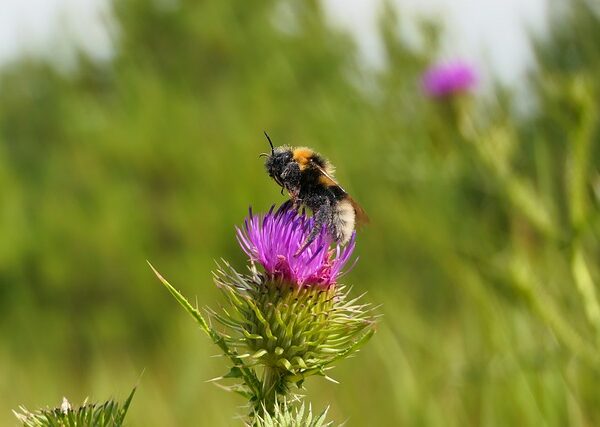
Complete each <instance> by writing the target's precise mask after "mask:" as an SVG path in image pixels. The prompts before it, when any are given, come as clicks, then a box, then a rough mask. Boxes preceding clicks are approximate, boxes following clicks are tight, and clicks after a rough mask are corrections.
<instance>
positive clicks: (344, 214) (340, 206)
mask: <svg viewBox="0 0 600 427" xmlns="http://www.w3.org/2000/svg"><path fill="white" fill-rule="evenodd" d="M355 222H356V213H355V211H354V207H353V206H352V203H351V202H350V200H348V199H342V200H340V201H339V202H337V203H336V204H335V206H334V207H333V214H332V221H331V225H332V228H333V229H332V230H331V231H332V234H333V237H334V238H335V240H336V241H338V242H339V243H341V244H345V243H348V241H349V240H350V237H351V236H352V232H353V231H354V226H355Z"/></svg>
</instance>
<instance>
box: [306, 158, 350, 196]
mask: <svg viewBox="0 0 600 427" xmlns="http://www.w3.org/2000/svg"><path fill="white" fill-rule="evenodd" d="M313 166H314V167H315V168H317V169H318V170H319V172H321V173H322V174H323V175H324V176H325V178H327V179H328V180H330V181H331V184H332V185H337V186H338V187H340V189H341V190H342V191H343V192H344V193H346V194H348V193H347V192H346V190H344V188H343V187H342V186H341V185H340V184H338V182H337V181H336V180H335V179H334V178H333V177H332V176H331V175H330V174H329V173H327V171H326V170H325V169H323V168H322V167H321V166H319V165H318V164H316V163H315V162H313Z"/></svg>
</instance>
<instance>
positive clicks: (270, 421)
mask: <svg viewBox="0 0 600 427" xmlns="http://www.w3.org/2000/svg"><path fill="white" fill-rule="evenodd" d="M328 409H329V408H327V409H325V410H324V411H323V412H321V413H320V414H318V415H314V414H313V411H312V408H311V407H310V406H309V407H308V411H307V410H306V408H305V405H304V404H302V405H300V407H299V408H298V409H295V410H294V409H292V408H290V407H289V406H288V405H287V403H285V402H284V403H283V404H282V405H277V406H276V407H275V411H274V413H273V414H269V413H268V412H267V411H264V414H263V415H259V416H257V417H256V418H255V419H254V421H253V423H252V424H247V426H248V427H331V426H332V425H333V422H332V421H326V417H327V411H328Z"/></svg>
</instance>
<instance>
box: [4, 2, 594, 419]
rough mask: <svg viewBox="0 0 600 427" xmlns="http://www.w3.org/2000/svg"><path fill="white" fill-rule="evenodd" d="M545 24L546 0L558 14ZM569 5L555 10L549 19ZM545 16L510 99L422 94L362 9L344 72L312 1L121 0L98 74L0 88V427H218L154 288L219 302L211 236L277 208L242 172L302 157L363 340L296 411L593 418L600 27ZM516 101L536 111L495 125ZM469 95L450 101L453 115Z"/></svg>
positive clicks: (26, 66) (16, 71) (199, 362)
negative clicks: (377, 311) (267, 157)
mask: <svg viewBox="0 0 600 427" xmlns="http://www.w3.org/2000/svg"><path fill="white" fill-rule="evenodd" d="M557 5H558V3H557ZM563 6H564V7H565V8H567V6H566V5H563ZM565 10H567V11H568V13H567V12H565V11H563V9H560V8H558V9H557V11H558V12H557V14H556V16H555V18H554V21H553V25H552V26H551V28H552V31H551V34H550V35H549V37H548V38H547V39H544V40H536V42H535V45H536V57H537V60H538V64H537V69H536V70H535V71H534V72H532V75H531V77H530V81H529V83H530V84H529V85H528V87H529V91H530V93H528V94H525V95H523V94H513V93H511V92H510V90H508V89H505V88H500V87H499V88H497V89H496V90H497V96H496V97H495V98H490V99H488V100H477V101H474V100H469V99H465V98H462V99H456V100H454V101H452V102H436V101H434V100H428V99H425V98H424V96H423V94H422V93H421V90H420V87H419V75H420V73H421V72H422V71H423V69H424V67H425V66H426V65H427V64H428V63H429V62H430V61H431V59H432V58H433V57H434V56H435V53H436V52H435V46H436V40H437V38H438V37H440V36H441V34H440V33H439V32H438V30H437V29H436V27H435V26H432V25H430V24H424V26H423V33H424V35H425V37H426V40H427V43H426V44H425V46H426V49H425V50H424V51H414V50H412V49H410V48H408V47H407V46H406V45H405V44H404V43H403V41H402V40H401V39H399V37H398V31H397V27H396V26H397V20H396V15H395V12H394V11H392V10H391V9H389V8H388V10H386V12H385V13H384V14H383V15H382V20H381V34H382V37H383V38H384V41H385V47H386V55H387V56H386V58H387V67H386V68H385V69H384V70H380V71H373V70H369V69H367V68H365V67H364V66H363V64H361V63H360V61H359V59H358V57H357V55H356V50H355V48H354V46H353V45H352V43H351V42H350V39H349V38H348V36H347V35H345V34H342V33H340V32H339V31H336V30H333V29H332V28H330V27H329V26H328V25H327V23H326V22H325V19H324V16H323V14H322V11H321V10H320V9H319V7H318V2H316V1H309V2H299V1H293V0H281V1H275V0H261V1H255V2H245V3H244V2H235V1H233V0H224V1H220V2H196V1H192V0H181V1H179V2H177V3H174V4H173V5H170V3H167V2H150V1H133V0H132V1H120V2H115V5H114V11H115V15H116V17H117V22H118V31H116V32H115V38H114V43H115V48H116V50H115V52H116V54H115V57H114V58H113V60H112V61H111V62H110V63H96V62H93V61H91V60H90V59H89V58H87V57H86V56H85V54H83V53H82V54H81V55H80V59H79V64H78V67H77V68H76V69H75V70H74V71H72V72H69V73H65V72H63V71H58V70H57V69H56V68H55V67H54V66H52V65H51V64H47V63H44V62H40V61H39V60H36V59H32V58H24V59H22V60H20V61H19V62H17V63H14V64H12V65H10V66H7V67H5V68H4V69H2V70H1V71H0V194H2V209H1V210H0V232H1V233H0V235H1V236H2V239H0V283H1V286H0V313H1V314H0V319H1V321H0V334H1V336H2V339H1V340H0V378H1V380H0V396H2V399H0V424H2V425H13V424H15V421H14V418H12V414H11V412H10V409H13V408H16V407H17V406H18V405H20V404H23V405H25V406H27V407H29V408H35V407H41V406H45V405H55V404H58V403H59V402H60V400H61V398H62V396H63V395H66V396H67V397H68V398H69V400H72V401H82V400H83V399H84V398H85V397H86V396H88V395H89V396H90V397H91V398H93V399H95V400H104V399H106V398H108V397H111V396H115V397H118V398H120V397H122V396H125V394H126V393H127V392H128V391H129V390H130V389H131V387H132V385H134V384H135V383H136V382H137V380H138V377H139V375H140V373H141V372H142V371H143V370H145V374H144V376H143V377H142V380H141V383H140V386H139V388H138V392H137V394H136V398H135V400H134V402H133V405H132V407H131V410H130V413H129V415H128V421H129V423H130V424H131V425H161V426H162V425H164V426H167V425H239V424H240V422H239V421H238V420H235V419H234V415H235V414H236V413H239V412H240V409H239V405H240V404H242V403H243V402H242V401H241V399H239V398H237V397H236V396H234V395H230V394H227V393H225V392H224V391H221V390H219V389H217V388H215V387H214V386H213V385H211V384H207V383H205V381H206V380H208V379H210V378H213V377H215V376H218V375H220V374H222V373H223V363H222V360H220V359H216V358H210V357H209V356H211V355H213V354H216V349H215V348H213V347H212V346H211V344H210V343H209V341H208V340H207V339H206V338H205V337H204V336H203V335H202V334H201V332H200V331H199V330H197V329H196V327H195V326H194V324H193V322H191V321H189V319H188V318H187V316H186V315H185V313H183V312H181V310H179V308H178V307H177V305H176V304H174V303H173V301H171V299H170V297H169V296H168V295H167V294H166V292H165V291H164V289H162V287H161V286H160V285H159V283H158V282H157V281H156V280H155V278H153V276H152V273H151V271H150V270H149V269H148V267H147V265H146V262H145V260H146V259H150V260H152V262H153V263H154V264H155V265H156V266H157V267H159V268H160V270H161V271H162V272H163V273H164V274H165V275H167V276H168V277H169V279H170V281H171V282H172V283H173V284H174V285H175V286H177V287H178V288H180V289H181V290H182V292H183V293H184V294H185V295H197V296H198V300H199V301H200V304H201V305H203V304H210V305H215V304H217V303H218V298H219V296H218V293H217V292H216V289H215V288H214V286H213V285H212V282H211V275H210V271H211V269H212V268H213V259H218V258H220V257H225V258H227V259H229V260H231V262H232V263H233V264H234V265H237V266H241V265H243V263H244V257H243V256H242V253H241V251H240V250H239V248H237V245H236V243H235V239H234V233H233V225H234V224H239V223H240V222H241V221H242V219H243V217H244V215H245V212H246V210H247V207H248V205H249V204H252V205H253V206H254V209H255V210H263V209H266V208H267V207H268V206H269V205H270V204H272V203H274V202H280V201H283V200H284V199H283V197H282V196H281V195H280V194H279V192H278V188H277V186H276V185H274V184H273V183H272V182H270V180H269V179H268V177H267V175H266V174H265V173H264V171H263V166H262V163H261V161H260V160H258V159H257V155H258V153H260V152H262V151H264V150H265V148H266V142H265V141H264V138H263V136H262V131H263V129H265V130H268V131H269V134H270V135H271V137H272V138H273V140H274V142H275V143H277V144H291V145H309V146H311V147H314V148H315V149H317V150H318V151H320V152H322V153H323V154H325V155H326V156H327V157H329V158H330V159H332V160H333V162H334V164H336V165H337V167H338V174H337V176H338V178H339V180H340V182H342V183H343V184H344V186H345V188H346V189H347V190H348V191H349V192H350V193H351V194H353V196H354V197H355V198H356V199H357V200H359V201H360V202H361V204H362V205H364V207H365V208H366V210H367V211H368V213H369V215H370V216H371V218H372V224H371V225H370V226H369V227H368V228H366V229H364V230H362V231H361V232H360V235H359V243H358V249H357V252H358V255H360V258H361V259H360V262H359V263H358V265H357V267H356V268H355V269H354V270H353V271H352V272H351V273H350V274H349V275H348V276H347V278H346V280H347V282H348V283H351V284H354V285H355V287H356V290H357V292H358V291H362V290H368V291H369V294H368V296H367V298H368V299H369V300H370V301H372V302H373V303H381V302H383V303H384V305H383V307H382V309H381V311H382V312H383V313H384V315H385V316H384V318H383V320H382V322H381V325H380V329H379V331H378V334H376V336H375V337H374V339H373V340H372V342H371V343H370V344H369V345H368V346H367V347H366V348H365V349H364V350H363V351H361V353H360V354H359V355H358V356H357V357H356V358H354V359H352V360H350V361H348V362H345V363H344V364H341V365H340V366H339V367H338V368H337V369H336V371H335V372H334V373H335V375H334V376H335V378H336V379H338V380H340V381H341V382H342V385H333V384H329V383H327V382H326V381H318V380H313V381H310V382H309V383H308V384H307V387H308V392H307V394H308V397H309V398H310V400H311V401H312V402H313V404H314V405H315V409H316V410H317V411H320V410H322V409H324V408H325V406H326V405H327V404H331V411H330V417H331V418H332V419H335V420H339V421H343V420H346V419H347V420H348V425H349V426H364V425H378V426H397V425H428V426H429V425H432V426H436V425H440V426H452V425H457V426H464V425H485V426H504V425H523V426H540V425H547V426H563V425H572V426H592V425H598V424H599V423H600V410H599V409H598V408H600V391H599V389H598V386H597V384H598V382H599V380H600V375H599V373H600V355H599V353H598V350H599V349H600V320H599V313H600V312H599V308H598V301H597V288H596V286H597V285H596V284H597V283H598V280H599V278H598V274H599V272H598V265H597V260H598V259H599V255H600V245H599V236H600V216H599V209H598V203H599V199H600V174H599V163H600V153H599V148H600V144H598V142H599V138H600V137H599V133H598V108H599V105H598V103H599V101H598V100H599V99H600V83H599V82H598V79H597V76H598V73H599V72H600V47H599V45H598V43H597V42H596V40H598V38H599V37H600V25H599V24H600V22H599V18H598V15H597V14H596V13H595V12H594V11H593V8H592V6H591V3H587V2H585V1H584V0H577V1H574V2H570V5H569V7H568V9H565ZM517 95H519V96H521V97H522V96H529V97H531V98H533V99H535V102H534V104H535V105H536V108H535V110H533V111H530V112H528V113H527V114H525V115H518V114H516V113H515V112H514V108H513V106H514V104H515V103H516V102H519V100H520V99H523V98H519V97H518V96H517ZM469 101H470V102H469Z"/></svg>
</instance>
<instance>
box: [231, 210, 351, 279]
mask: <svg viewBox="0 0 600 427" xmlns="http://www.w3.org/2000/svg"><path fill="white" fill-rule="evenodd" d="M274 209H275V207H274V206H273V207H271V209H270V210H269V212H268V213H267V214H264V215H254V214H253V213H252V209H250V212H249V215H248V217H247V218H246V220H245V222H244V226H243V227H242V228H239V227H237V228H236V232H237V239H238V242H239V243H240V246H241V247H242V249H243V250H244V252H246V254H247V255H248V256H249V257H250V259H251V260H252V261H254V262H258V263H259V264H261V265H262V266H263V268H264V269H265V272H266V274H267V275H268V276H270V278H272V279H275V280H281V281H285V282H289V283H292V284H295V285H299V286H303V285H320V286H323V287H328V286H330V285H333V284H335V283H336V280H337V278H338V277H339V276H340V275H341V274H342V272H343V268H344V266H345V265H346V263H347V262H348V260H349V259H350V257H351V256H352V252H353V250H354V246H355V235H354V234H353V235H352V238H351V239H350V241H349V242H348V244H347V245H346V246H344V247H341V246H340V245H333V242H332V241H331V238H330V237H329V233H327V231H326V229H325V228H323V229H322V230H321V232H320V233H319V235H318V236H317V238H316V239H315V240H314V241H313V242H312V243H311V244H310V245H308V247H307V248H306V250H304V251H303V252H301V253H300V254H297V251H298V249H299V248H300V247H301V246H302V244H303V243H304V241H305V240H306V238H307V236H308V234H309V233H310V231H311V230H312V228H313V219H312V218H309V217H307V216H306V215H304V214H300V213H298V212H296V211H295V210H293V209H291V208H288V207H286V206H285V205H284V206H282V207H281V208H279V209H278V210H277V211H275V212H274Z"/></svg>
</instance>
